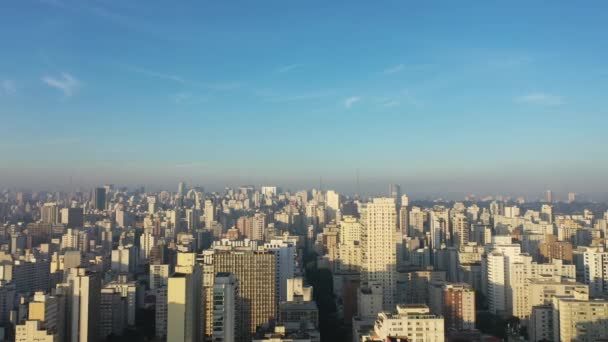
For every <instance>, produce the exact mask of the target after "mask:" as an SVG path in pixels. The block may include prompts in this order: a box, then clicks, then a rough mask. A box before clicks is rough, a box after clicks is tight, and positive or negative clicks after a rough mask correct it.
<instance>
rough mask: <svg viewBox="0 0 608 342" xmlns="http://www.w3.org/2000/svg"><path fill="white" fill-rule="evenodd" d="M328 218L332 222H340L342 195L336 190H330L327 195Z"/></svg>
mask: <svg viewBox="0 0 608 342" xmlns="http://www.w3.org/2000/svg"><path fill="white" fill-rule="evenodd" d="M325 204H326V209H327V216H328V219H329V220H330V221H335V222H338V221H339V220H340V218H339V217H338V216H339V215H340V194H339V193H337V192H336V191H334V190H328V191H327V193H326V194H325Z"/></svg>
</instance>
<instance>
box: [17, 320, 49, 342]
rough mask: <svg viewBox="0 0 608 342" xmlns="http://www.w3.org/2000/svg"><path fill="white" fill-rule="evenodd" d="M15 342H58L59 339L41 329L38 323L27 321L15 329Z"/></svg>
mask: <svg viewBox="0 0 608 342" xmlns="http://www.w3.org/2000/svg"><path fill="white" fill-rule="evenodd" d="M15 342H59V337H58V336H57V335H56V334H52V333H49V332H48V331H47V330H46V329H43V328H42V327H41V322H40V321H37V320H33V321H32V320H27V321H25V323H24V324H21V325H17V326H16V327H15Z"/></svg>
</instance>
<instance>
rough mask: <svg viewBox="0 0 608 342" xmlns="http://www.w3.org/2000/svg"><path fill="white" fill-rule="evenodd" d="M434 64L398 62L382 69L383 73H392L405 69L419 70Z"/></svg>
mask: <svg viewBox="0 0 608 342" xmlns="http://www.w3.org/2000/svg"><path fill="white" fill-rule="evenodd" d="M431 66H433V64H397V65H393V66H391V67H388V68H386V69H384V70H382V72H381V74H384V75H392V74H397V73H400V72H403V71H417V70H423V69H427V68H429V67H431Z"/></svg>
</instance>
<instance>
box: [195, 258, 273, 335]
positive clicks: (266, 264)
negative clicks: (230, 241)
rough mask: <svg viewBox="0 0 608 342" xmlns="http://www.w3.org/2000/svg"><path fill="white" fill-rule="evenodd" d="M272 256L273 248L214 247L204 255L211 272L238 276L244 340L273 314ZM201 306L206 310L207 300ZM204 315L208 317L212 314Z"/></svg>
mask: <svg viewBox="0 0 608 342" xmlns="http://www.w3.org/2000/svg"><path fill="white" fill-rule="evenodd" d="M276 259H277V255H276V253H275V252H269V251H253V250H245V251H236V250H229V251H226V250H215V251H214V252H213V253H211V254H209V255H207V256H206V258H205V263H206V264H207V265H212V268H209V272H212V274H217V273H220V272H225V273H232V274H233V275H234V276H235V277H236V278H237V279H238V285H239V293H240V296H239V301H240V302H239V303H238V308H239V310H240V311H241V313H240V314H239V315H240V316H241V317H243V324H244V327H245V330H244V332H243V339H244V340H248V338H249V336H250V334H253V333H255V332H256V330H257V328H258V327H260V326H261V325H264V324H267V323H269V322H271V321H273V320H274V319H276V317H277V309H278V299H279V294H278V291H277V289H278V288H279V286H278V285H277V281H278V279H279V277H278V275H277V260H276ZM205 269H206V270H205V274H206V275H207V274H209V273H208V271H207V268H205ZM209 290H210V291H212V289H209ZM205 297H206V298H208V299H209V298H210V297H209V296H205ZM211 297H212V296H211ZM205 307H206V310H211V309H212V307H210V303H207V305H206V306H205ZM205 316H206V317H212V315H205ZM206 331H209V329H206Z"/></svg>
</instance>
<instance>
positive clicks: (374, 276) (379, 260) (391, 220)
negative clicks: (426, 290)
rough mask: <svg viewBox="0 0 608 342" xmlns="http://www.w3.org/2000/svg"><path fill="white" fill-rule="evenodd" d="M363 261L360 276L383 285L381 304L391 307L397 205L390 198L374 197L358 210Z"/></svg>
mask: <svg viewBox="0 0 608 342" xmlns="http://www.w3.org/2000/svg"><path fill="white" fill-rule="evenodd" d="M361 223H362V224H363V234H362V237H361V242H362V247H363V248H362V251H363V260H362V261H363V262H362V267H361V279H362V282H364V283H370V284H371V283H378V284H381V285H382V287H383V296H384V298H383V308H384V309H385V310H392V308H394V307H395V305H394V303H395V286H396V282H397V273H396V268H397V241H396V240H395V235H396V234H395V232H396V231H397V205H396V203H395V199H394V198H374V199H373V201H372V202H371V203H368V204H367V206H366V208H364V209H363V210H362V211H361Z"/></svg>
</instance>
